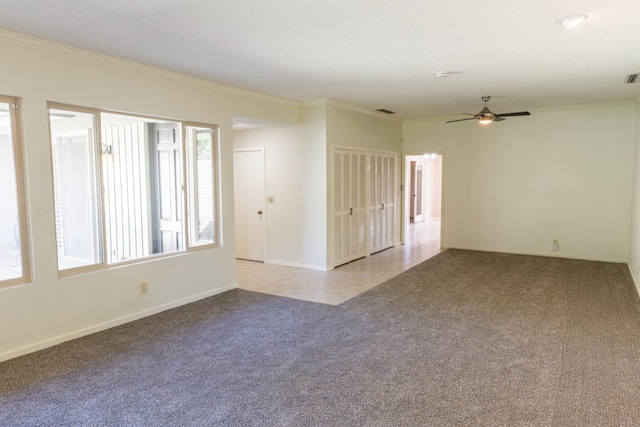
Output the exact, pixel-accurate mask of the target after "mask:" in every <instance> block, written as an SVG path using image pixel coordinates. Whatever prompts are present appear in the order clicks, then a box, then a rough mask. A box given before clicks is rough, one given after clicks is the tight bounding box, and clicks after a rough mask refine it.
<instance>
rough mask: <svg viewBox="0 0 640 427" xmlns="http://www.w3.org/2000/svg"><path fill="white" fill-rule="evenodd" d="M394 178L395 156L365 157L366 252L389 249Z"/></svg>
mask: <svg viewBox="0 0 640 427" xmlns="http://www.w3.org/2000/svg"><path fill="white" fill-rule="evenodd" d="M395 175H396V156H395V154H389V153H372V154H371V156H370V157H369V182H370V186H369V253H374V252H379V251H381V250H384V249H387V248H390V247H391V246H393V241H394V235H395V197H396V193H395Z"/></svg>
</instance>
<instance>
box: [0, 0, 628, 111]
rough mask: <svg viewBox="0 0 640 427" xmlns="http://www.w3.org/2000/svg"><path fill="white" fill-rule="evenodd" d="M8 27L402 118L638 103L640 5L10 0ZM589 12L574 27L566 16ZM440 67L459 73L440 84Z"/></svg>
mask: <svg viewBox="0 0 640 427" xmlns="http://www.w3.org/2000/svg"><path fill="white" fill-rule="evenodd" d="M0 7H1V9H0V10H1V11H2V12H1V13H0V28H4V29H6V30H10V31H15V32H18V33H22V34H26V35H29V36H34V37H39V38H43V39H47V40H51V41H55V42H58V43H63V44H66V45H70V46H75V47H79V48H82V49H87V50H91V51H94V52H98V53H103V54H107V55H111V56H115V57H119V58H123V59H127V60H131V61H135V62H139V63H142V64H148V65H151V66H155V67H160V68H163V69H167V70H172V71H177V72H181V73H185V74H189V75H192V76H196V77H200V78H205V79H208V80H212V81H215V82H219V83H224V84H228V85H232V86H236V87H240V88H244V89H249V90H253V91H257V92H261V93H264V94H270V95H275V96H279V97H283V98H287V99H291V100H298V101H306V100H314V99H321V98H329V99H334V100H337V101H340V102H344V103H347V104H351V105H354V106H357V107H361V108H364V109H368V110H375V109H377V108H386V109H389V110H392V111H395V112H396V113H397V114H396V116H397V117H400V118H405V119H410V118H426V117H440V116H453V115H457V114H459V113H462V112H467V113H475V112H477V111H479V110H480V108H481V107H482V105H483V104H482V101H481V100H480V97H481V96H482V95H492V96H493V98H492V100H491V103H490V104H489V106H490V107H491V109H492V110H493V111H494V112H496V113H501V112H508V111H521V110H527V109H537V108H547V107H556V106H566V105H576V104H588V103H598V102H610V101H618V100H632V99H634V98H635V97H636V96H637V94H638V93H639V92H640V84H638V83H636V84H624V78H625V76H626V75H627V74H632V73H637V72H640V4H639V3H638V0H607V1H603V0H599V1H595V0H562V1H552V0H537V1H527V2H521V1H513V0H484V1H483V2H478V1H475V0H474V1H472V0H457V1H441V0H440V1H435V0H396V1H383V0H322V1H317V0H313V1H312V0H296V1H293V0H268V1H267V0H262V1H260V0H209V1H207V0H181V1H175V0H57V1H55V2H52V1H46V2H45V1H41V0H0ZM576 13H584V14H587V15H589V18H588V19H587V20H586V21H585V22H584V23H583V25H581V26H580V27H578V28H576V29H573V30H566V29H565V28H564V27H562V26H560V25H558V24H556V20H557V19H558V18H560V17H563V16H566V15H570V14H576ZM438 71H448V72H450V75H449V77H447V78H440V79H439V78H436V77H435V73H436V72H438Z"/></svg>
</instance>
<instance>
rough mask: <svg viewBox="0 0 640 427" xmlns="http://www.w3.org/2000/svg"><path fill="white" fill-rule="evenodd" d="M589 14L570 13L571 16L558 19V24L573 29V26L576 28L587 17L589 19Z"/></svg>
mask: <svg viewBox="0 0 640 427" xmlns="http://www.w3.org/2000/svg"><path fill="white" fill-rule="evenodd" d="M587 18H588V16H587V15H582V14H579V15H569V16H565V17H564V18H560V19H558V20H557V21H556V23H557V24H560V25H562V26H563V27H565V28H567V29H571V28H575V27H577V26H578V25H580V23H581V22H583V21H584V20H585V19H587Z"/></svg>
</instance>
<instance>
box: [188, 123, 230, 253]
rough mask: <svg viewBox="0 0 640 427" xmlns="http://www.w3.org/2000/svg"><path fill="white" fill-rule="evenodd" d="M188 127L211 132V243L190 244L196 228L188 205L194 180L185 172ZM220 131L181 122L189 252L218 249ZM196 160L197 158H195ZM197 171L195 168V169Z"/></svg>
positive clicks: (219, 231) (201, 125) (199, 124)
mask: <svg viewBox="0 0 640 427" xmlns="http://www.w3.org/2000/svg"><path fill="white" fill-rule="evenodd" d="M190 127H194V128H204V129H210V130H211V180H212V183H211V186H212V192H213V194H212V195H211V197H212V202H213V206H212V213H213V242H211V243H197V244H196V243H195V242H191V233H192V232H193V230H194V228H193V227H196V225H195V224H192V221H191V220H192V219H193V216H192V210H194V209H195V208H192V206H191V203H190V198H191V191H192V189H191V188H190V186H191V185H192V184H191V183H192V180H193V179H195V178H194V176H193V174H191V176H189V175H188V174H187V172H188V171H189V170H190V168H189V162H190V160H191V159H190V158H189V157H190V154H191V152H190V148H189V147H187V129H188V128H190ZM219 138H220V129H219V126H218V125H211V124H205V123H199V122H191V121H183V122H182V152H183V156H182V163H183V167H182V173H183V177H182V182H183V186H184V191H183V193H184V194H185V196H184V200H183V201H184V211H183V212H185V218H186V221H187V222H186V228H185V247H186V248H187V249H188V250H191V251H199V250H203V249H209V248H211V247H220V241H221V238H220V233H221V228H220V222H221V221H220V210H219V206H220V202H219V200H218V196H219V194H220V191H219V189H218V188H219V185H218V183H219V182H220V175H219V174H220V163H219V159H220V155H219V152H218V150H219V147H220V141H219ZM196 158H197V156H196ZM195 170H196V171H197V167H196V169H195ZM191 172H193V170H191Z"/></svg>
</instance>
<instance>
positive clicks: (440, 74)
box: [436, 71, 449, 79]
mask: <svg viewBox="0 0 640 427" xmlns="http://www.w3.org/2000/svg"><path fill="white" fill-rule="evenodd" d="M436 77H437V78H439V79H440V78H443V77H449V72H448V71H438V72H437V73H436Z"/></svg>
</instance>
